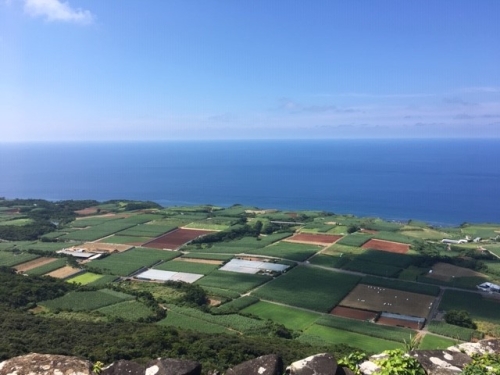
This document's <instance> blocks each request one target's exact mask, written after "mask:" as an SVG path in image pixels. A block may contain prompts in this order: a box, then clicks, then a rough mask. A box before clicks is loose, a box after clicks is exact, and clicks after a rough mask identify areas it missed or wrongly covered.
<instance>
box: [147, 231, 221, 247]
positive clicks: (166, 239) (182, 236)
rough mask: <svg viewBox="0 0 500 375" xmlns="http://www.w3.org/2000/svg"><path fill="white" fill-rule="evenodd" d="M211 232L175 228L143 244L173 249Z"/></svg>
mask: <svg viewBox="0 0 500 375" xmlns="http://www.w3.org/2000/svg"><path fill="white" fill-rule="evenodd" d="M210 233H213V231H209V230H201V229H182V228H179V229H175V230H173V231H171V232H169V233H167V234H165V235H163V236H161V237H158V238H156V239H154V240H152V241H150V242H147V243H145V244H144V246H147V247H152V248H155V249H170V250H175V249H177V248H179V247H181V246H182V245H184V244H185V243H187V242H190V241H192V240H194V239H195V238H198V237H200V236H204V235H207V234H210Z"/></svg>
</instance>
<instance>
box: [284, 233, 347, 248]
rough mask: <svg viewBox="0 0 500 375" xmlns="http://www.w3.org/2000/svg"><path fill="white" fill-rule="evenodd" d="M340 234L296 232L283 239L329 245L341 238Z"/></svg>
mask: <svg viewBox="0 0 500 375" xmlns="http://www.w3.org/2000/svg"><path fill="white" fill-rule="evenodd" d="M341 238H342V236H337V235H330V234H310V233H298V234H295V235H293V236H292V237H289V238H287V239H286V240H285V241H289V242H301V243H310V244H314V245H317V244H320V245H331V244H332V243H335V242H337V241H338V240H339V239H341Z"/></svg>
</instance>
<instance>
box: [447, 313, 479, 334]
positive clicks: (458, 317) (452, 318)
mask: <svg viewBox="0 0 500 375" xmlns="http://www.w3.org/2000/svg"><path fill="white" fill-rule="evenodd" d="M444 320H445V321H446V323H448V324H453V325H456V326H459V327H465V328H472V329H476V328H477V324H476V323H474V322H473V321H472V318H471V316H470V314H469V313H468V312H467V311H465V310H450V311H448V312H447V313H446V314H445V315H444Z"/></svg>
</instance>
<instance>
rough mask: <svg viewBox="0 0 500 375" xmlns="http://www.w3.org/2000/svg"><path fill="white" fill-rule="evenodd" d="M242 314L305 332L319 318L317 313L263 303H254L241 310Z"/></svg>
mask: <svg viewBox="0 0 500 375" xmlns="http://www.w3.org/2000/svg"><path fill="white" fill-rule="evenodd" d="M242 312H243V313H245V314H252V315H256V316H258V317H259V318H261V319H265V320H267V319H269V320H272V321H273V322H276V323H280V324H283V325H284V326H285V327H286V328H289V329H293V330H305V329H306V328H308V327H309V326H310V325H311V324H313V323H314V322H315V321H316V320H317V319H318V318H319V317H320V314H318V313H314V312H310V311H303V310H299V309H295V308H293V307H288V306H282V305H277V304H275V303H270V302H264V301H260V302H257V303H254V304H252V305H250V306H249V307H247V308H245V309H243V310H242Z"/></svg>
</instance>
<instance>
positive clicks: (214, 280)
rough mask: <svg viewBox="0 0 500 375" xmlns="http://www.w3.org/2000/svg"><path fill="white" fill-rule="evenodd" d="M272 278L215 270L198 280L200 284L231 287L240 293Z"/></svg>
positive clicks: (230, 288) (222, 287)
mask: <svg viewBox="0 0 500 375" xmlns="http://www.w3.org/2000/svg"><path fill="white" fill-rule="evenodd" d="M269 280H271V277H270V276H264V275H252V274H246V273H237V272H228V271H214V272H212V273H211V274H210V275H207V276H205V277H202V278H201V279H200V280H198V281H197V282H196V284H198V285H200V286H203V287H205V286H208V287H215V288H221V289H229V290H233V291H235V292H238V293H245V292H248V291H249V290H251V289H254V288H256V287H257V286H259V285H261V284H263V283H265V282H266V281H269Z"/></svg>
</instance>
